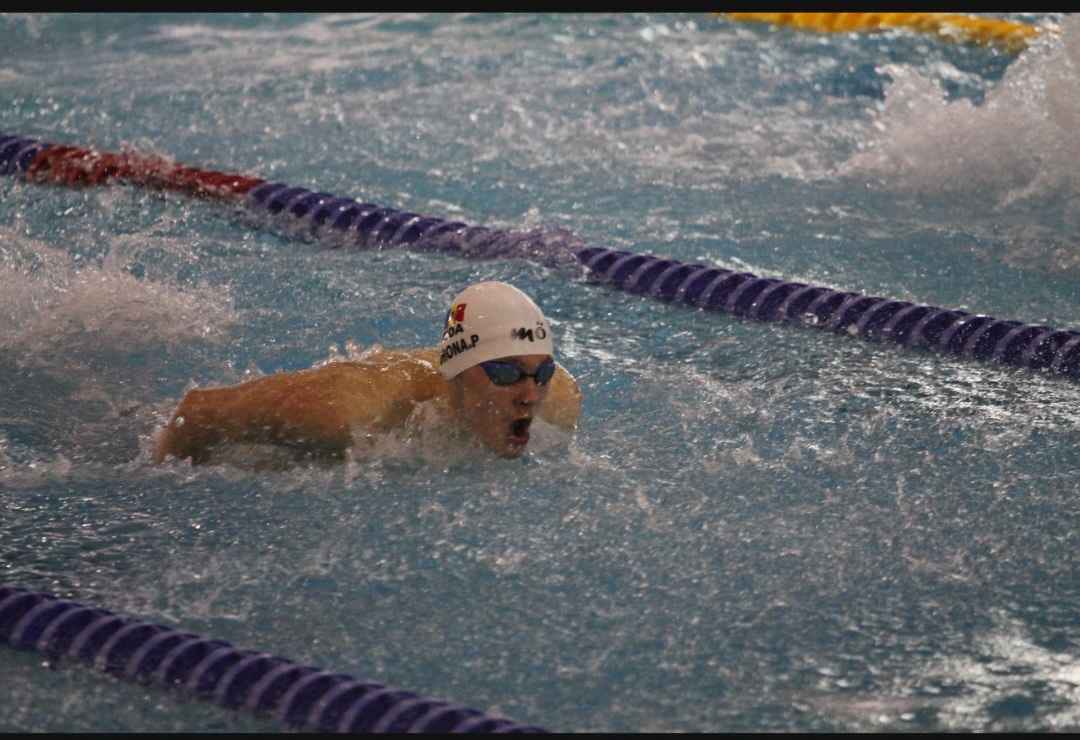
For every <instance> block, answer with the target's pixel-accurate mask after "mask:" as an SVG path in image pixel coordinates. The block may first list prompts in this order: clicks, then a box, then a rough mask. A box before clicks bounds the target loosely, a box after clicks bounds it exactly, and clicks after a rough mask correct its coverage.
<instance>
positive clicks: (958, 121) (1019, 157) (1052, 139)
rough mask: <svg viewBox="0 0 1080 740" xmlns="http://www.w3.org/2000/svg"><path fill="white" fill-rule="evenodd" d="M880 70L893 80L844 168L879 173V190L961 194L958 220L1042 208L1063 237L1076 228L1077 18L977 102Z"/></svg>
mask: <svg viewBox="0 0 1080 740" xmlns="http://www.w3.org/2000/svg"><path fill="white" fill-rule="evenodd" d="M939 66H940V65H939ZM879 72H880V73H881V74H883V75H886V76H887V77H888V78H890V79H891V82H890V83H889V84H888V86H887V87H886V91H885V100H884V102H883V103H882V104H881V105H879V106H878V107H877V110H876V112H875V114H874V116H873V119H872V120H871V121H870V126H869V127H868V129H867V132H866V134H865V137H864V141H863V142H862V151H860V152H858V153H856V154H855V155H853V156H852V157H851V158H850V159H848V160H847V161H846V162H844V163H842V164H841V165H840V166H839V167H838V169H837V171H838V174H840V175H843V176H847V177H851V178H855V179H868V178H873V179H874V180H876V181H878V182H879V183H880V186H881V187H885V188H888V189H895V190H897V191H910V192H913V193H916V194H918V195H921V196H925V197H926V198H927V199H928V200H929V199H940V198H947V199H948V202H950V203H955V202H956V200H957V199H959V200H960V201H961V202H962V203H963V205H964V208H963V211H964V212H965V215H962V216H961V217H962V218H965V220H968V221H970V222H974V221H985V220H986V219H988V218H989V219H990V220H991V221H992V222H995V223H996V224H998V225H999V226H1000V225H1002V224H1005V225H1006V226H1007V225H1008V224H1009V221H1010V219H1011V218H1013V219H1015V218H1018V217H1019V216H1022V215H1023V214H1024V213H1026V212H1030V211H1031V210H1032V209H1037V212H1038V213H1039V214H1040V219H1041V220H1043V221H1047V220H1050V223H1048V224H1046V226H1048V227H1050V228H1052V229H1053V231H1054V232H1055V233H1056V235H1057V236H1058V237H1059V238H1065V239H1068V238H1069V237H1070V235H1071V234H1073V233H1075V231H1076V229H1077V227H1078V226H1080V173H1078V171H1077V168H1076V167H1075V166H1074V165H1075V162H1076V161H1077V160H1078V159H1080V18H1078V17H1076V16H1067V17H1065V18H1064V19H1063V20H1062V22H1061V24H1060V28H1055V27H1050V28H1049V29H1048V30H1046V31H1044V33H1043V35H1042V37H1041V38H1040V39H1039V40H1038V42H1037V43H1035V44H1033V45H1032V47H1031V48H1029V49H1028V50H1026V51H1025V52H1023V53H1022V54H1021V55H1020V57H1019V58H1018V59H1017V60H1016V61H1015V62H1014V63H1013V64H1011V65H1009V67H1008V68H1007V69H1006V71H1005V74H1004V77H1003V78H1002V79H1001V80H1000V81H998V82H997V83H995V84H993V85H991V86H990V87H989V88H988V89H987V91H986V96H985V100H984V101H983V102H981V103H979V104H976V103H973V102H972V101H971V100H970V99H967V98H959V99H949V98H948V97H947V96H946V95H945V94H944V91H943V89H942V87H941V85H940V83H939V81H938V80H937V79H934V78H931V77H929V76H927V75H926V74H924V73H923V72H920V71H919V70H917V69H914V68H912V67H910V66H906V65H901V64H887V65H884V66H882V67H881V68H880V69H879ZM1048 206H1050V208H1048ZM952 210H953V211H954V212H955V210H956V209H955V208H954V209H952ZM1048 215H1050V216H1051V218H1050V219H1047V216H1048ZM1025 226H1026V225H1018V226H1016V228H1017V229H1020V230H1021V232H1020V233H1021V235H1027V236H1034V237H1036V238H1037V236H1038V229H1036V228H1030V227H1029V228H1027V229H1025V228H1024V227H1025ZM984 228H985V227H984ZM1074 259H1075V258H1074Z"/></svg>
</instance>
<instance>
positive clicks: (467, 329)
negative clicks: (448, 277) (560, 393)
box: [439, 281, 555, 380]
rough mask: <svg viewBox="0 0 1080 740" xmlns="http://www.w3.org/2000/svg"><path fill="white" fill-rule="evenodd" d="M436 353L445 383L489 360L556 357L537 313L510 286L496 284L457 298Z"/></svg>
mask: <svg viewBox="0 0 1080 740" xmlns="http://www.w3.org/2000/svg"><path fill="white" fill-rule="evenodd" d="M439 349H440V350H442V351H441V353H440V354H439V372H441V373H442V374H443V377H444V378H446V379H447V380H450V379H451V378H454V377H456V376H457V375H458V374H459V373H461V372H463V371H465V370H468V369H469V368H470V367H472V366H473V365H479V364H480V363H481V362H487V361H488V360H495V359H498V358H500V357H510V356H512V355H553V354H554V353H555V345H554V343H553V342H552V341H551V326H549V325H548V322H547V319H545V318H544V314H543V313H541V312H540V308H539V307H538V306H537V305H536V304H535V303H533V301H532V299H531V298H529V296H527V295H525V294H524V293H522V292H521V291H520V290H518V289H517V288H515V287H514V286H513V285H509V284H508V283H499V282H494V281H492V282H485V283H476V284H475V285H470V286H469V287H468V288H466V289H465V290H463V291H461V292H460V293H458V295H457V297H456V298H454V300H453V302H452V303H451V304H450V310H449V311H447V312H446V326H445V327H444V328H443V333H442V341H440V342H439Z"/></svg>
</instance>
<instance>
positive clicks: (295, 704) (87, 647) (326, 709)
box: [0, 584, 547, 734]
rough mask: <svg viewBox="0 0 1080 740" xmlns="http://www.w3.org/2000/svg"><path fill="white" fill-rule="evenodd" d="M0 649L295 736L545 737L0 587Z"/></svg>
mask: <svg viewBox="0 0 1080 740" xmlns="http://www.w3.org/2000/svg"><path fill="white" fill-rule="evenodd" d="M0 643H2V644H7V645H9V646H10V647H12V648H15V649H17V650H29V651H36V652H39V653H42V654H44V655H46V656H48V657H49V658H51V659H54V660H58V659H75V660H78V661H81V662H83V663H86V664H88V665H90V666H92V667H94V668H96V669H97V670H99V671H102V672H104V673H107V674H110V675H113V676H116V677H118V678H122V679H126V680H128V681H134V682H138V683H155V684H158V685H160V686H164V687H168V688H173V689H177V690H179V691H182V692H184V693H186V694H188V695H192V696H195V697H198V698H200V699H204V700H207V701H212V702H213V703H215V704H218V705H220V706H223V707H226V708H228V709H235V710H247V711H249V712H253V713H256V714H263V715H266V714H269V715H270V716H272V717H273V718H274V719H276V720H277V721H278V722H280V723H281V724H283V725H284V726H285V727H288V728H299V729H307V730H317V731H321V732H363V733H388V732H392V733H399V732H401V733H403V732H425V733H427V732H430V733H440V734H442V733H457V732H500V733H501V732H514V733H543V732H547V730H545V729H543V728H541V727H537V726H535V725H525V724H519V723H517V722H514V721H512V720H509V719H505V718H502V717H496V716H492V715H488V714H485V713H484V712H481V711H479V710H477V709H470V708H469V707H464V706H460V705H458V704H453V703H450V702H447V701H442V700H438V699H430V698H426V697H423V696H420V695H418V694H414V693H413V692H411V691H403V690H400V689H395V688H392V687H388V686H384V685H383V684H381V683H377V682H375V681H366V680H362V679H357V678H354V677H352V676H350V675H348V674H345V673H331V672H329V671H324V670H320V669H319V668H316V667H313V666H305V665H300V664H297V663H294V662H292V661H290V660H287V659H285V658H281V657H278V656H275V655H271V654H269V653H264V652H258V651H255V650H241V649H238V648H235V647H233V646H232V644H231V643H229V642H226V641H224V640H213V639H208V638H206V637H202V636H200V635H196V634H192V633H190V632H184V631H182V630H178V629H174V628H171V627H166V626H164V625H160V624H153V623H150V622H143V621H140V620H137V619H134V618H132V617H127V616H121V615H119V614H114V613H113V612H110V611H107V610H105V609H99V608H97V607H92V606H86V605H83V604H79V603H77V602H74V601H69V600H66V599H59V598H57V597H56V596H53V595H52V594H47V593H40V592H35V591H30V590H27V589H24V588H20V587H18V586H12V585H5V584H0Z"/></svg>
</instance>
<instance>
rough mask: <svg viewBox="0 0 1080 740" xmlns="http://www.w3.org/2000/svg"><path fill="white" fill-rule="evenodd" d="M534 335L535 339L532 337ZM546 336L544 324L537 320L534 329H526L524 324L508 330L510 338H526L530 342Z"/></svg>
mask: <svg viewBox="0 0 1080 740" xmlns="http://www.w3.org/2000/svg"><path fill="white" fill-rule="evenodd" d="M534 335H535V339H534ZM546 336H547V329H545V328H544V325H543V324H541V323H540V322H539V321H538V322H536V328H535V329H526V328H525V327H524V326H522V327H520V328H517V329H511V330H510V338H511V339H520V340H525V339H528V340H529V341H530V342H534V341H536V340H537V339H543V338H545V337H546Z"/></svg>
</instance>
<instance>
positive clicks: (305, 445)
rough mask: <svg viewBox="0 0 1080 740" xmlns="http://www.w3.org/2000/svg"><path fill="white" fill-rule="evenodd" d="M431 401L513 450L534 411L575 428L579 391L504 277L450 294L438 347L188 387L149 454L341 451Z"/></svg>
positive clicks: (200, 457)
mask: <svg viewBox="0 0 1080 740" xmlns="http://www.w3.org/2000/svg"><path fill="white" fill-rule="evenodd" d="M427 402H431V404H432V406H433V408H434V409H436V417H435V418H436V419H438V420H439V423H443V424H446V425H447V426H448V428H449V430H450V431H452V432H455V433H459V434H462V435H464V436H471V437H472V438H473V439H475V440H477V441H478V442H480V443H481V445H482V446H483V447H485V448H487V449H488V450H490V451H491V452H493V453H494V454H495V455H498V456H499V457H504V458H514V457H518V456H520V455H521V454H523V453H524V451H525V448H526V446H527V445H528V443H529V427H530V425H531V424H532V422H533V420H534V419H536V418H537V417H540V418H542V419H544V420H545V421H547V422H549V423H551V424H553V425H554V426H556V427H559V428H562V429H564V430H567V431H573V430H574V429H575V428H576V426H577V420H578V416H579V414H580V413H581V390H580V388H579V387H578V385H577V382H576V381H575V380H574V378H573V377H572V376H571V375H570V373H568V372H567V371H566V369H565V368H563V367H562V366H561V365H559V364H558V363H557V362H555V358H554V342H553V337H552V331H551V326H550V325H549V324H548V321H547V319H545V318H544V315H543V313H541V311H540V308H539V307H538V306H537V305H536V304H535V303H534V302H533V301H532V299H531V298H529V297H528V296H527V295H525V294H524V293H523V292H521V291H520V290H518V289H517V288H515V287H514V286H512V285H509V284H507V283H500V282H482V283H476V284H474V285H471V286H469V287H468V288H466V289H465V290H464V291H462V292H461V293H459V294H458V295H457V297H455V298H454V300H453V302H452V303H451V305H450V310H449V311H448V312H447V315H446V323H445V325H444V327H443V332H442V339H441V341H440V343H439V346H438V347H432V348H420V349H406V350H389V349H387V350H381V349H380V350H377V351H375V352H372V353H371V354H370V355H368V356H365V357H362V358H361V359H359V360H350V361H341V362H332V363H329V364H327V365H324V366H322V367H317V368H313V369H309V370H301V371H298V372H282V373H275V374H273V375H268V376H266V377H263V378H258V379H256V380H251V381H247V382H244V383H240V384H238V385H233V386H227V387H223V388H206V389H195V390H192V391H189V392H188V393H187V394H186V395H185V396H184V398H183V400H181V402H180V405H179V406H177V408H176V411H175V412H174V413H173V415H172V418H171V419H170V420H169V423H168V424H167V425H166V426H165V427H164V428H163V429H161V431H160V432H159V433H158V435H157V439H156V441H155V447H154V453H153V458H154V462H162V461H164V460H165V459H166V458H167V457H169V456H172V457H175V458H178V459H181V460H184V459H190V460H191V461H192V463H193V464H200V463H207V462H212V461H214V458H215V453H217V452H220V451H223V450H224V449H226V448H227V447H228V446H230V445H266V444H269V445H273V446H275V447H280V448H284V449H286V450H288V451H291V452H292V453H294V456H295V457H296V458H298V459H307V460H344V459H346V456H347V453H348V451H349V450H350V449H351V448H352V446H353V445H354V444H355V443H356V442H357V440H358V439H363V438H368V439H370V437H371V435H378V434H383V433H387V432H390V431H393V430H395V429H400V428H402V427H404V425H405V423H406V421H407V420H408V419H409V417H410V416H411V415H412V414H413V412H414V411H415V410H416V409H417V407H418V406H419V405H420V404H424V403H427Z"/></svg>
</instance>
